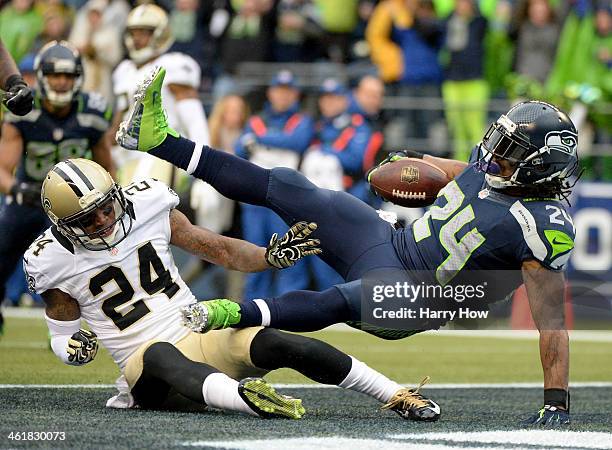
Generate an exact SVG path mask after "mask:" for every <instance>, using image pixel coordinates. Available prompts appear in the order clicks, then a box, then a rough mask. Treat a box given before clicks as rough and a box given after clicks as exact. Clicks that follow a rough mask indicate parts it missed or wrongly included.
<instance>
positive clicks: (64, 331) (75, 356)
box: [41, 289, 98, 366]
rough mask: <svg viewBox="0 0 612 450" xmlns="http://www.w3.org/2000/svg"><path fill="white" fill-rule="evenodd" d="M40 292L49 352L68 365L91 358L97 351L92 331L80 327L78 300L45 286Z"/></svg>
mask: <svg viewBox="0 0 612 450" xmlns="http://www.w3.org/2000/svg"><path fill="white" fill-rule="evenodd" d="M41 296H42V298H43V300H44V301H45V305H46V308H45V319H46V320H47V326H48V327H49V332H50V334H51V349H52V350H53V353H55V354H56V355H57V357H58V358H59V359H61V360H62V362H64V363H65V364H69V365H71V366H82V365H83V364H87V363H88V362H91V361H93V359H94V358H95V357H96V354H97V353H98V338H97V336H96V334H95V333H94V332H93V331H88V330H85V329H82V328H81V309H80V308H79V304H78V302H77V301H76V300H75V299H74V298H72V297H71V296H70V295H68V294H66V293H65V292H62V291H61V290H59V289H49V290H47V291H45V292H43V293H42V294H41Z"/></svg>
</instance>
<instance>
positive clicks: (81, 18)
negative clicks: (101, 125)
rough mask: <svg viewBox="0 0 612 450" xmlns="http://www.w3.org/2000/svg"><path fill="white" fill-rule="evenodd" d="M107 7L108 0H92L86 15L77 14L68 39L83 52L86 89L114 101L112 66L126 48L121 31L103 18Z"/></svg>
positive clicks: (89, 2)
mask: <svg viewBox="0 0 612 450" xmlns="http://www.w3.org/2000/svg"><path fill="white" fill-rule="evenodd" d="M107 6H108V2H107V1H106V0H89V1H88V2H87V3H86V4H85V6H84V14H79V15H77V18H76V20H75V23H74V25H73V27H72V31H71V33H70V37H69V39H68V40H69V42H71V43H72V44H73V45H74V46H75V47H76V48H77V49H79V51H80V52H81V54H82V55H83V67H84V70H85V79H84V81H83V89H85V90H88V91H95V92H99V93H100V94H102V95H103V96H104V97H105V98H107V99H109V101H111V100H113V99H114V95H113V86H112V74H113V69H114V68H115V66H116V65H117V64H118V63H119V61H121V58H122V56H123V50H122V46H121V34H120V32H119V30H117V27H116V26H115V25H111V24H108V23H106V22H105V21H104V9H105V8H106V7H107Z"/></svg>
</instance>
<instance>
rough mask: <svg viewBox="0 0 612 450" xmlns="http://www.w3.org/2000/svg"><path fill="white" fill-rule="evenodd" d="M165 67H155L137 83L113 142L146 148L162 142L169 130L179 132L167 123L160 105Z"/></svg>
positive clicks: (171, 132) (139, 148) (175, 133)
mask: <svg viewBox="0 0 612 450" xmlns="http://www.w3.org/2000/svg"><path fill="white" fill-rule="evenodd" d="M165 75H166V69H164V68H163V67H155V68H154V69H153V70H152V71H151V73H150V74H149V75H147V76H146V77H145V79H144V80H143V81H142V82H141V83H140V84H139V85H138V87H137V90H136V94H135V95H134V105H133V106H132V109H131V110H130V114H129V116H128V118H127V120H125V121H123V122H121V125H120V126H119V131H117V134H116V135H115V139H116V140H117V143H118V144H119V145H120V146H122V147H123V148H126V149H128V150H139V151H142V152H147V151H149V150H151V149H153V148H155V147H157V146H158V145H159V144H161V143H162V142H164V140H165V139H166V136H168V135H169V134H170V135H172V136H174V137H178V136H179V134H178V133H177V132H176V131H174V130H173V129H172V128H170V126H169V125H168V118H167V116H166V112H165V111H164V108H163V106H162V95H161V90H162V85H163V82H164V76H165Z"/></svg>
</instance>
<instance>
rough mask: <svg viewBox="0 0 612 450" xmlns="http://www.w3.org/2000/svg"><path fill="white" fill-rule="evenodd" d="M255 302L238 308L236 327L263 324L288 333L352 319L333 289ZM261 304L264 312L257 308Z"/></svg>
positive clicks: (304, 292)
mask: <svg viewBox="0 0 612 450" xmlns="http://www.w3.org/2000/svg"><path fill="white" fill-rule="evenodd" d="M257 300H259V301H257V302H254V301H246V302H244V303H242V304H241V305H240V321H239V322H238V323H237V324H236V325H235V327H236V328H245V327H253V326H259V325H264V322H266V323H265V325H266V326H270V327H272V328H280V329H282V330H287V331H316V330H320V329H322V328H325V327H327V326H329V325H333V324H334V323H340V322H346V321H347V320H351V315H350V309H349V305H348V303H347V301H346V300H345V298H344V297H343V296H342V295H341V294H340V291H339V290H338V289H336V288H335V287H332V288H329V289H327V290H325V291H323V292H315V291H291V292H287V293H285V294H283V295H281V296H279V297H274V298H266V299H257ZM262 301H263V302H264V303H265V305H266V306H267V309H268V311H267V312H266V311H265V309H264V308H262V307H261V305H260V304H261V302H262ZM262 309H263V314H262ZM267 314H269V321H268V318H267V317H266V316H267Z"/></svg>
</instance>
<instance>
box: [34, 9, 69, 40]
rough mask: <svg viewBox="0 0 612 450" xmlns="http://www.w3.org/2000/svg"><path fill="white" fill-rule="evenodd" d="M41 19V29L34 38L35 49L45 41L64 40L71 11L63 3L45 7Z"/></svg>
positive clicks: (66, 35)
mask: <svg viewBox="0 0 612 450" xmlns="http://www.w3.org/2000/svg"><path fill="white" fill-rule="evenodd" d="M43 21H44V26H43V30H42V32H41V33H40V35H39V36H38V39H37V40H36V43H35V50H38V49H40V48H42V47H43V46H44V45H45V44H46V43H47V42H51V41H63V40H66V38H67V37H68V32H69V30H70V26H71V25H72V21H73V15H72V11H71V10H70V9H68V8H66V7H64V6H63V5H57V6H49V7H47V8H45V12H44V13H43Z"/></svg>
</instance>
